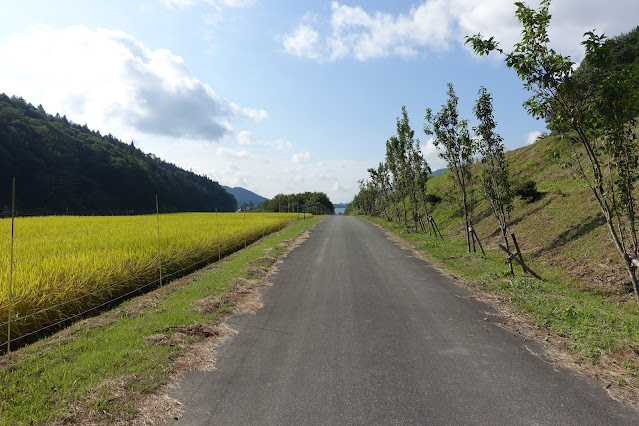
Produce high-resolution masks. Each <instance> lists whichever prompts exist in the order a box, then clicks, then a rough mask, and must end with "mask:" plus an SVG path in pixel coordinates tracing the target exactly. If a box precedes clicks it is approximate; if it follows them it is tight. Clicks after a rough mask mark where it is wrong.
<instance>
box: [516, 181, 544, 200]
mask: <svg viewBox="0 0 639 426" xmlns="http://www.w3.org/2000/svg"><path fill="white" fill-rule="evenodd" d="M513 192H514V194H515V195H517V196H518V197H521V199H522V200H526V201H528V202H531V201H533V200H534V199H535V198H537V197H538V196H539V191H538V190H537V184H536V183H535V181H534V180H532V179H524V180H521V181H518V182H516V183H515V185H514V188H513Z"/></svg>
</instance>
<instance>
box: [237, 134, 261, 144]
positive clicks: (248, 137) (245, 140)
mask: <svg viewBox="0 0 639 426" xmlns="http://www.w3.org/2000/svg"><path fill="white" fill-rule="evenodd" d="M236 137H237V143H239V144H240V145H259V144H260V142H259V141H258V140H256V139H255V136H253V133H251V132H249V131H248V130H242V131H241V132H237V135H236Z"/></svg>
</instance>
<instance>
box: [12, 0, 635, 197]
mask: <svg viewBox="0 0 639 426" xmlns="http://www.w3.org/2000/svg"><path fill="white" fill-rule="evenodd" d="M4 3H5V4H3V12H2V14H1V16H0V92H2V93H5V94H7V95H9V96H12V95H15V96H21V97H23V98H24V99H25V100H27V101H28V102H31V103H32V104H33V105H36V106H37V105H42V106H43V107H44V109H45V110H46V111H47V112H48V113H50V114H54V115H55V114H56V113H59V114H60V115H66V116H67V118H69V119H70V120H72V121H73V122H75V123H78V124H87V125H88V126H89V128H91V129H94V130H99V131H100V132H101V133H102V134H109V133H110V134H112V135H113V136H116V137H117V138H119V139H120V140H122V141H124V142H127V143H128V142H131V141H133V142H134V144H135V146H137V147H138V148H140V149H142V150H143V151H144V152H147V153H153V154H155V155H156V156H158V157H160V158H162V159H164V160H166V161H169V162H171V163H174V164H177V165H178V166H180V167H182V168H185V169H187V170H192V171H194V172H196V173H198V174H201V175H207V176H209V177H210V178H211V179H213V180H215V181H217V182H219V183H220V184H222V185H228V186H231V187H234V186H241V187H244V188H246V189H249V190H251V191H254V192H256V193H258V194H260V195H262V196H265V197H268V198H271V197H273V196H275V195H276V194H278V193H293V192H305V191H321V192H325V193H326V194H327V195H328V196H329V198H330V199H331V201H333V202H334V203H338V202H348V201H350V200H351V199H352V198H353V196H354V195H355V194H356V193H357V190H358V183H357V182H358V180H360V179H363V178H366V177H367V169H368V168H369V167H374V166H377V164H379V162H381V161H383V160H384V155H385V143H386V141H387V140H388V139H389V138H390V137H391V136H393V135H394V134H395V132H396V127H395V126H396V119H397V116H398V115H400V114H401V108H402V106H406V108H407V110H408V115H409V118H410V124H411V127H412V128H413V129H414V130H415V136H416V137H417V138H418V139H419V140H420V143H421V147H422V151H423V152H424V155H425V156H426V159H427V161H428V162H429V164H430V165H431V168H432V169H433V170H435V169H438V168H442V167H445V164H444V163H443V162H442V160H441V159H440V158H439V157H438V155H437V151H436V149H435V147H434V146H433V144H432V139H431V138H430V137H429V136H427V135H426V134H424V132H423V126H424V115H425V114H424V112H425V109H426V108H427V107H430V108H432V109H433V110H434V111H438V110H439V109H440V108H441V105H442V104H443V103H444V102H445V101H446V84H447V83H448V82H450V83H452V84H453V85H454V88H455V91H456V94H457V96H458V97H459V109H460V115H461V117H463V118H467V119H469V121H470V124H471V125H473V124H474V120H473V115H472V107H473V105H474V103H475V101H476V99H477V97H478V94H477V93H478V91H479V88H480V87H481V86H483V87H486V89H487V90H488V91H489V92H490V93H491V94H492V96H493V106H494V113H495V118H496V121H497V129H496V131H497V132H498V133H499V134H501V135H502V137H503V138H504V144H505V146H506V148H507V149H509V150H510V149H515V148H518V147H521V146H524V145H526V144H529V143H532V142H533V141H534V140H535V139H536V137H537V136H538V135H539V134H540V132H543V131H544V130H545V124H544V123H543V122H540V121H536V120H534V119H533V118H531V117H530V116H528V115H527V113H526V111H525V110H524V108H523V107H522V102H523V101H524V100H525V99H527V97H528V94H527V92H526V91H525V90H524V89H523V86H522V83H521V81H520V80H519V79H518V78H517V75H516V74H515V72H514V71H512V70H510V69H508V68H507V67H506V66H505V64H504V62H503V58H499V57H498V56H489V57H482V58H480V57H477V56H476V55H474V54H473V52H472V51H471V50H470V48H469V47H468V46H465V45H464V37H465V36H468V35H474V34H476V33H481V34H482V35H484V36H491V35H492V36H495V38H496V39H497V40H499V41H500V42H501V47H502V48H504V49H505V50H510V48H511V46H513V44H514V43H516V42H517V39H518V35H519V33H520V31H521V28H520V27H519V25H518V22H517V21H516V19H515V17H514V11H515V6H514V4H513V1H512V0H426V1H419V0H414V1H403V0H394V1H381V0H355V1H350V0H345V1H329V0H327V1H323V0H314V1H309V0H278V1H267V0H139V1H134V0H93V1H88V0H60V1H56V2H52V1H50V0H20V1H13V0H11V1H6V2H4ZM527 3H528V4H529V5H531V6H533V7H537V6H538V4H539V3H538V1H530V2H527ZM550 10H551V13H552V14H553V19H552V21H551V25H550V38H551V46H552V47H553V48H555V49H556V50H557V51H558V52H560V53H562V54H565V55H570V56H571V57H572V59H573V60H574V61H575V62H577V63H578V62H579V61H580V60H581V59H582V57H583V48H582V46H581V44H580V43H581V41H582V40H583V33H584V32H586V31H591V30H593V29H594V30H596V31H597V32H599V33H605V34H606V35H608V36H615V35H619V34H621V33H624V32H628V31H630V30H632V29H633V28H634V27H636V26H637V25H638V24H639V19H637V17H639V2H637V1H636V0H608V1H601V0H555V1H554V2H553V3H552V4H551V8H550Z"/></svg>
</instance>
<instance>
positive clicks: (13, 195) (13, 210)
mask: <svg viewBox="0 0 639 426" xmlns="http://www.w3.org/2000/svg"><path fill="white" fill-rule="evenodd" d="M15 220H16V177H15V176H14V177H13V183H12V185H11V260H10V261H9V319H8V321H7V361H8V364H9V365H11V317H12V316H13V241H14V236H15V234H14V230H15Z"/></svg>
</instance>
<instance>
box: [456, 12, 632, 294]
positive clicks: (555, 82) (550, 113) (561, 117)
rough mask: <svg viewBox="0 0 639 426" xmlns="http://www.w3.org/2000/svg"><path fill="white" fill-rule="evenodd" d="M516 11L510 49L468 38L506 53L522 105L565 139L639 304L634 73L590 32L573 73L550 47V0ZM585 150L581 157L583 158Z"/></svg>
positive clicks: (477, 46)
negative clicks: (580, 69)
mask: <svg viewBox="0 0 639 426" xmlns="http://www.w3.org/2000/svg"><path fill="white" fill-rule="evenodd" d="M515 4H516V5H517V11H516V16H517V18H518V19H519V21H520V22H521V24H522V26H523V31H522V33H521V34H522V39H521V41H520V42H519V43H517V44H515V46H514V47H513V50H512V52H509V53H507V52H505V51H504V50H502V49H501V48H499V47H498V45H499V44H498V42H497V41H496V40H495V39H494V37H490V38H488V39H485V38H483V37H482V36H481V34H477V35H475V36H472V37H467V40H466V42H467V43H471V44H472V46H473V49H474V50H475V52H476V53H477V54H479V55H485V54H489V53H490V52H492V51H497V52H499V53H501V54H503V55H505V58H506V64H507V65H508V67H510V68H512V69H514V70H515V71H516V72H517V74H518V75H519V77H520V78H521V79H522V80H523V82H524V87H525V88H526V89H528V90H529V91H531V92H532V96H531V97H530V98H529V99H528V100H527V101H526V102H525V103H524V106H525V108H526V109H527V110H528V112H529V113H530V114H532V115H533V116H535V117H537V118H545V119H547V120H549V125H550V128H551V130H553V131H554V132H556V133H559V134H560V135H561V136H562V137H563V138H565V139H567V140H568V142H569V143H570V145H571V147H572V148H573V153H574V154H575V166H576V168H577V171H578V173H579V175H580V176H581V177H582V178H583V179H584V180H585V181H586V182H587V184H588V186H589V188H590V190H591V192H592V194H593V196H594V197H595V199H596V200H597V203H598V205H599V208H600V210H601V213H602V214H603V215H604V217H605V219H606V224H607V226H608V230H609V231H610V237H611V238H612V240H613V242H614V244H615V247H616V248H617V250H618V252H619V254H620V255H621V257H622V258H623V261H624V263H625V266H626V269H627V271H628V274H629V275H630V279H631V281H632V285H633V287H634V291H635V297H636V298H637V302H638V303H639V288H638V287H639V285H638V282H637V276H636V267H637V264H639V261H637V257H638V247H637V231H636V223H635V204H636V200H635V196H634V191H633V190H634V187H635V185H636V182H637V178H638V176H637V168H638V167H637V153H638V150H637V142H636V133H635V131H634V127H635V124H636V122H635V119H636V116H637V113H638V107H637V104H638V101H637V99H636V95H635V94H636V92H637V85H636V81H637V79H636V75H635V76H633V72H634V71H632V70H629V69H627V68H625V67H621V68H618V67H615V66H610V65H611V64H614V62H613V61H612V59H614V58H613V48H612V44H608V43H606V42H605V37H604V36H598V35H596V34H595V33H594V32H588V33H586V34H584V36H586V37H587V39H586V40H585V41H584V43H583V44H584V45H585V46H586V52H587V53H586V58H585V59H584V61H583V64H582V66H584V69H585V71H584V72H585V73H586V74H593V75H595V76H596V78H593V79H590V81H596V84H595V85H594V87H592V85H590V86H586V85H584V82H587V81H589V79H579V78H574V76H573V71H572V70H573V66H574V63H573V62H572V61H571V60H570V57H567V56H562V55H560V54H558V53H557V52H555V51H554V50H553V49H551V48H549V47H548V44H549V42H550V39H549V37H548V26H549V24H550V19H551V14H550V13H549V11H548V9H549V6H550V0H542V2H541V7H540V9H539V10H538V11H536V10H534V9H532V8H530V7H528V6H526V5H525V4H524V3H521V2H518V3H515ZM579 148H580V149H579ZM581 153H585V157H582V156H581Z"/></svg>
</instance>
